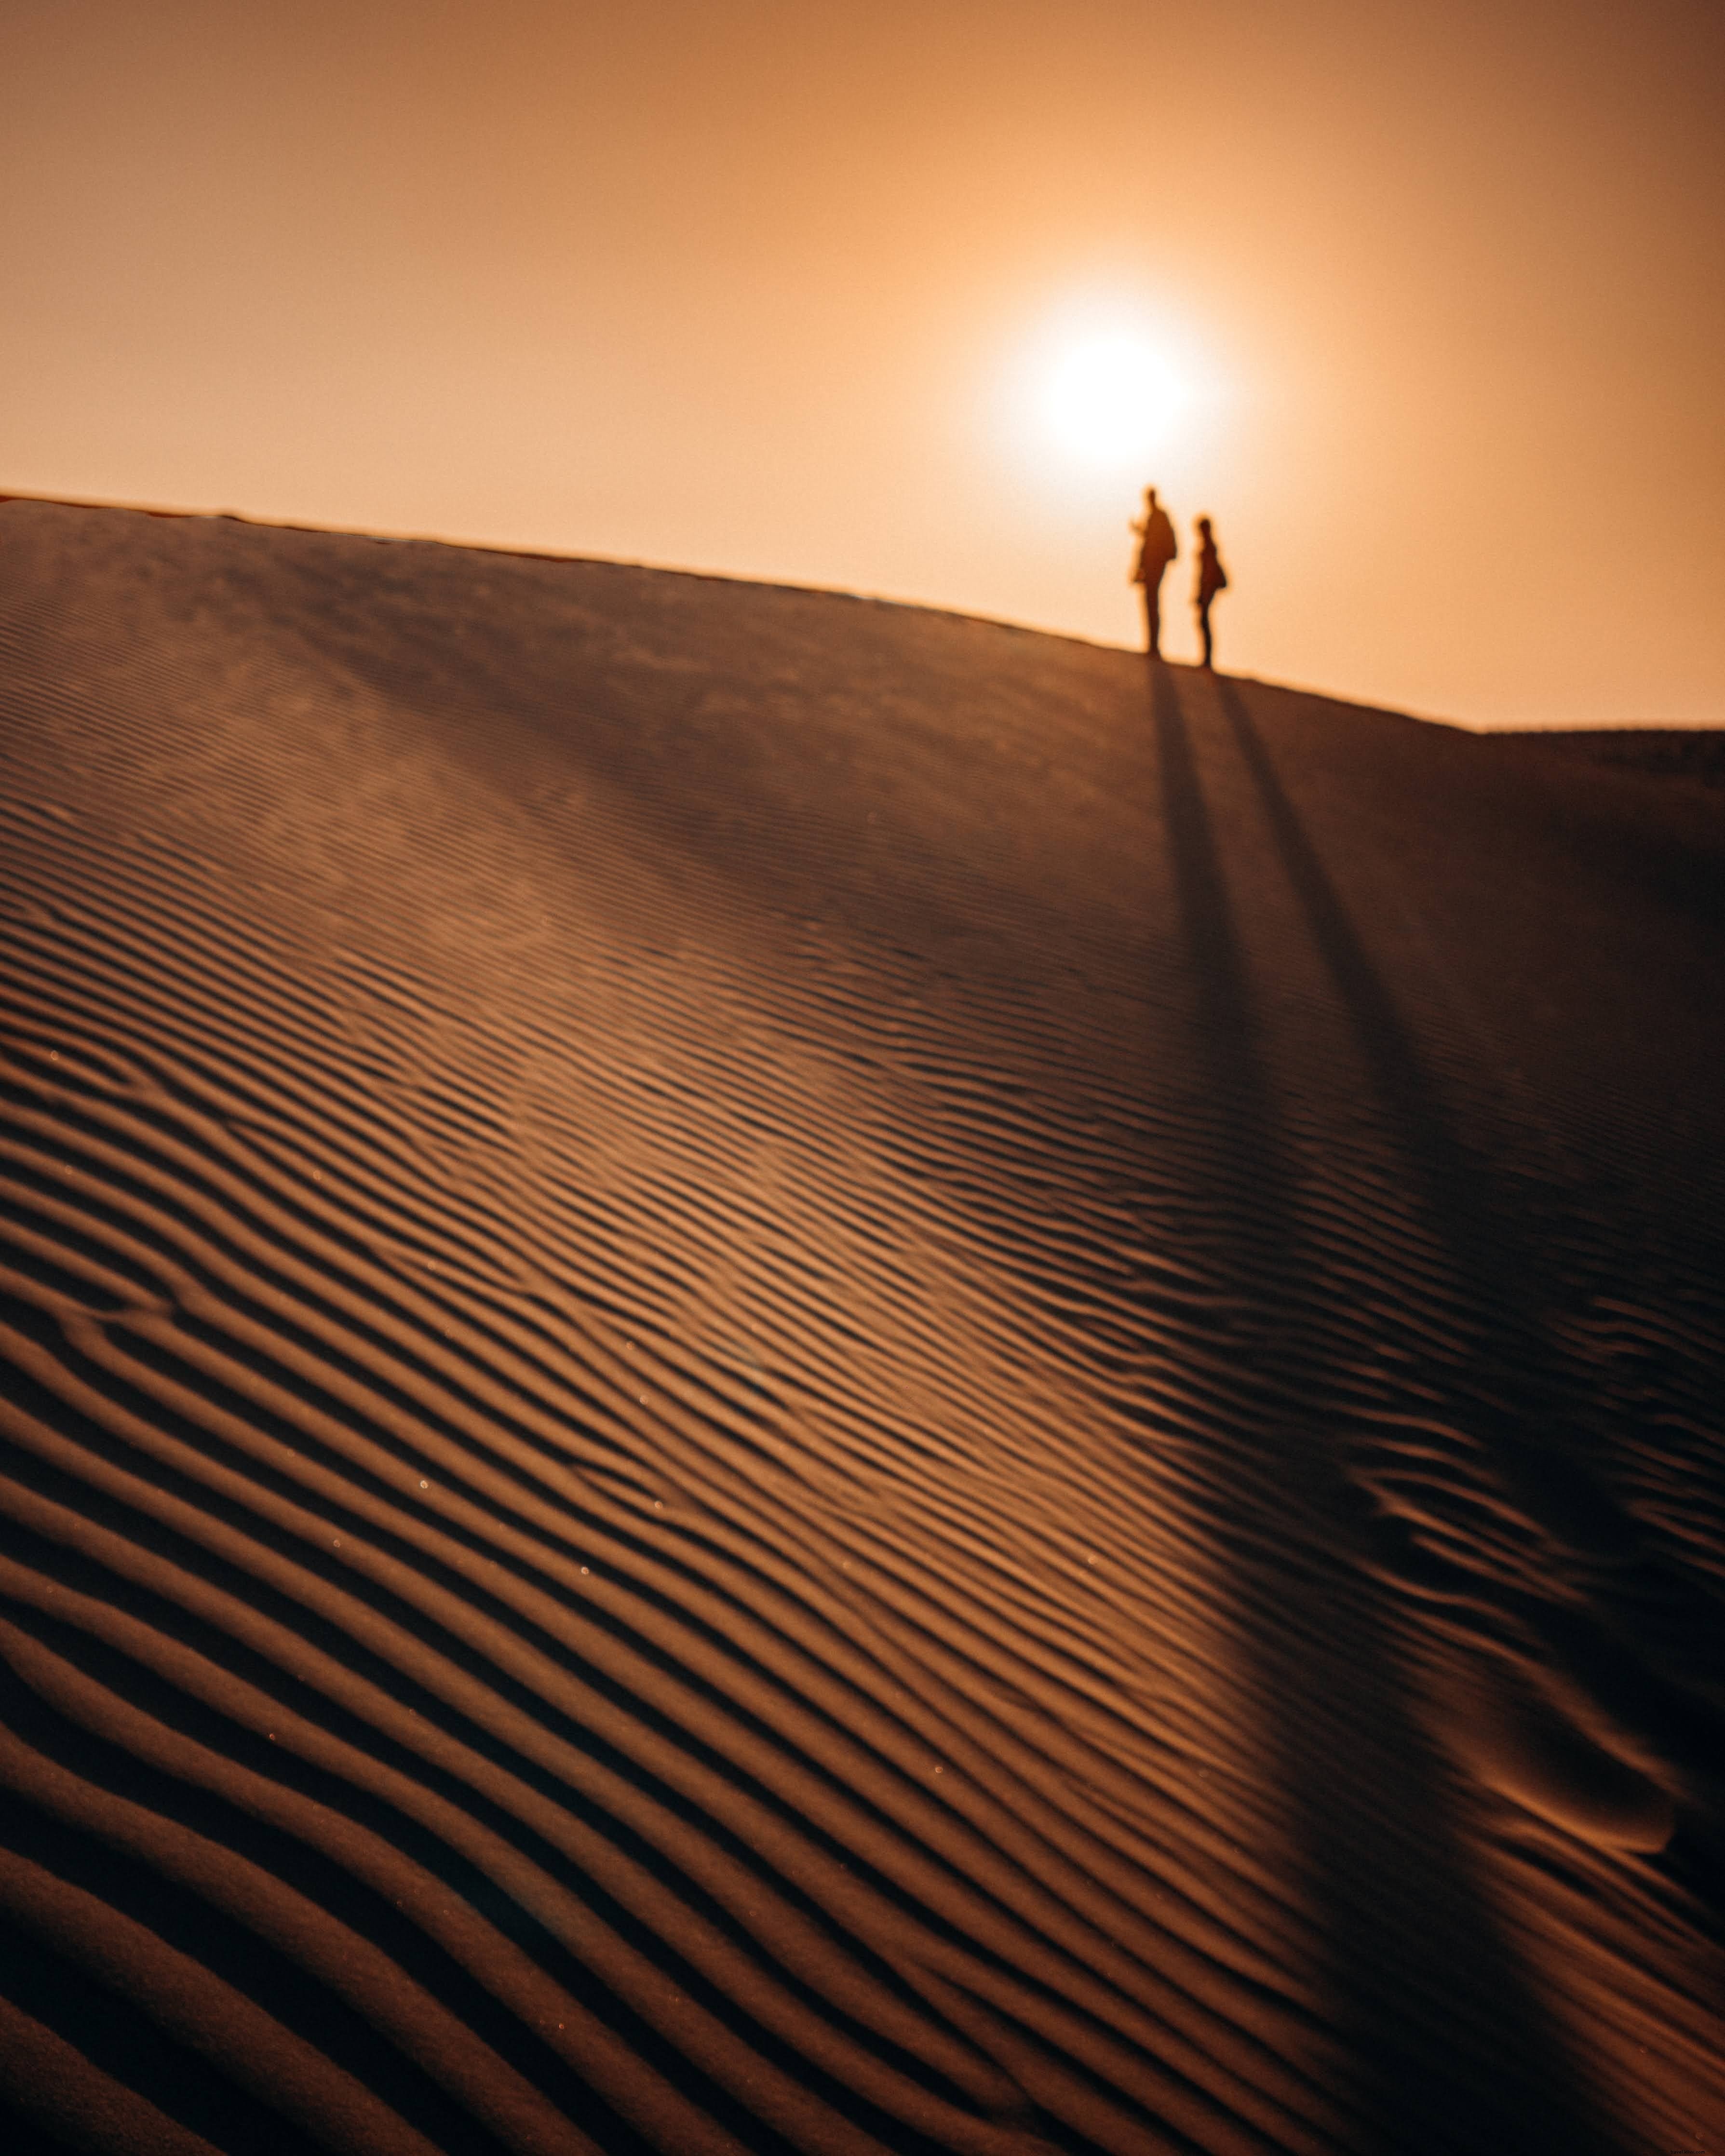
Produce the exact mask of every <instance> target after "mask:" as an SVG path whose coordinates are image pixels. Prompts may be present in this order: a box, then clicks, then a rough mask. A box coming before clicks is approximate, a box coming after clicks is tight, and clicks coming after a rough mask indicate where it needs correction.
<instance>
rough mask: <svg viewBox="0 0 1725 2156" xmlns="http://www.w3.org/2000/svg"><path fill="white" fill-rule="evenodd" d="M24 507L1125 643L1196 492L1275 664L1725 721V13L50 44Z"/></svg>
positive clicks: (277, 16) (27, 304)
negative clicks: (209, 526) (1159, 516)
mask: <svg viewBox="0 0 1725 2156" xmlns="http://www.w3.org/2000/svg"><path fill="white" fill-rule="evenodd" d="M0 115H3V125H0V295H3V297H0V491H3V490H6V489H7V488H8V487H11V488H14V489H17V490H20V491H25V490H28V491H35V492H42V493H63V494H68V495H88V496H97V497H102V498H105V499H110V500H145V501H151V502H160V503H165V504H174V505H182V506H199V507H231V508H235V509H239V510H240V511H244V512H246V513H248V514H250V515H253V516H262V517H275V518H280V519H284V520H289V521H305V522H314V523H328V524H341V525H353V526H362V527H365V528H369V529H376V530H395V531H424V532H430V533H435V534H439V535H443V536H451V537H466V538H475V539H480V540H489V541H497V542H507V543H511V544H514V545H520V546H526V547H544V548H547V549H552V550H556V551H559V552H573V553H590V554H601V555H611V556H617V557H624V558H628V559H631V560H643V561H649V562H662V563H666V564H669V565H672V566H675V567H694V568H704V569H715V570H721V571H724V572H731V573H735V574H739V575H743V576H752V577H770V578H774V579H779V580H783V581H786V582H791V583H814V584H830V585H837V586H841V587H844V588H850V589H855V590H862V591H869V592H876V593H883V594H886V595H887V596H890V597H895V598H911V599H919V600H926V601H929V602H932V603H936V604H938V605H944V606H952V607H957V608H963V609H966V610H969V611H973V612H978V613H993V614H999V615H1003V616H1005V617H1007V618H1009V619H1014V620H1019V621H1025V622H1029V623H1032V624H1037V625H1039V626H1042V627H1047V628H1052V629H1063V630H1068V631H1073V632H1076V633H1077V634H1082V635H1086V636H1090V637H1094V638H1097V639H1103V640H1105V641H1117V642H1127V641H1132V640H1135V639H1136V636H1137V614H1136V609H1135V605H1134V595H1133V594H1132V593H1131V592H1130V591H1129V589H1128V588H1127V584H1126V583H1125V581H1124V577H1125V572H1126V569H1127V565H1128V558H1129V540H1128V536H1127V531H1126V528H1125V527H1126V522H1127V518H1128V517H1129V516H1131V515H1132V513H1133V512H1134V511H1135V509H1136V507H1137V494H1138V490H1139V489H1140V488H1141V486H1142V484H1143V482H1144V480H1147V479H1154V480H1157V481H1158V483H1159V484H1160V485H1161V486H1162V488H1163V494H1164V496H1165V497H1166V498H1167V500H1168V503H1169V506H1170V507H1171V508H1172V509H1173V511H1174V513H1175V515H1176V516H1177V518H1178V521H1179V525H1180V528H1181V531H1182V536H1183V538H1184V537H1185V536H1186V534H1187V533H1188V532H1189V524H1190V520H1191V518H1192V517H1193V516H1195V515H1196V514H1198V513H1199V512H1200V511H1209V513H1210V514H1211V515H1213V516H1214V519H1215V521H1216V527H1217V532H1218V536H1219V538H1220V540H1221V542H1222V546H1223V552H1224V557H1225V558H1226V559H1227V561H1228V563H1229V566H1230V570H1231V572H1232V574H1233V577H1234V588H1233V589H1232V590H1230V592H1229V593H1228V594H1227V595H1226V597H1225V598H1224V599H1223V600H1222V601H1221V602H1220V603H1219V606H1218V608H1217V624H1218V630H1219V638H1218V643H1219V656H1220V659H1221V661H1222V663H1223V664H1224V666H1229V667H1234V668H1238V669H1239V670H1242V671H1248V672H1253V673H1258V674H1262V675H1266V676H1268V677H1270V678H1272V679H1276V680H1291V681H1296V682H1300V683H1304V684H1308V685H1313V686H1317V687H1321V688H1325V689H1328V690H1333V691H1335V692H1336V693H1338V694H1342V695H1346V696H1358V697H1362V698H1365V699H1368V700H1371V701H1385V702H1389V703H1396V704H1400V705H1402V706H1404V707H1406V708H1410V709H1414V710H1417V711H1425V712H1428V713H1430V714H1433V715H1435V716H1445V717H1452V718H1457V719H1461V720H1464V721H1468V722H1470V723H1476V724H1477V723H1490V722H1508V723H1529V722H1540V721H1569V722H1584V721H1616V722H1618V723H1625V722H1628V721H1637V720H1643V719H1646V720H1664V721H1697V720H1700V721H1712V722H1713V723H1716V724H1717V723H1720V722H1725V603H1722V599H1725V6H1722V5H1721V4H1720V0H1609V4H1608V0H1534V4H1531V5H1521V6H1517V5H1516V4H1514V0H1425V4H1420V5H1417V6H1409V5H1405V4H1400V5H1399V4H1397V0H1306V4H1293V0H1289V4H1281V5H1278V4H1275V0H1258V4H1253V3H1252V0H1219V4H1214V5H1204V4H1200V0H1179V4H1178V5H1173V6H1167V5H1163V4H1160V0H1136V4H1125V0H1040V4H1020V3H1019V0H827V4H822V0H799V3H793V0H752V3H751V4H742V3H741V0H704V4H697V3H696V0H675V4H672V0H633V4H627V5H625V4H616V5H610V4H605V5H598V4H589V5H580V4H573V0H570V4H561V5H558V4H551V0H402V4H399V5H393V6H392V5H388V4H383V0H0ZM1095 336H1132V337H1136V338H1137V339H1139V340H1140V341H1147V343H1148V344H1149V345H1150V346H1153V348H1154V349H1155V350H1157V351H1158V352H1160V353H1161V355H1162V357H1163V361H1164V362H1165V363H1166V365H1167V366H1168V367H1169V368H1170V369H1171V370H1172V371H1173V375H1174V377H1176V378H1177V379H1178V382H1179V384H1180V385H1181V387H1182V388H1183V392H1184V402H1183V404H1182V405H1181V406H1180V408H1178V411H1176V412H1175V413H1173V416H1172V418H1168V420H1167V422H1166V426H1167V431H1166V434H1165V438H1164V439H1163V444H1162V445H1161V446H1160V447H1159V448H1158V449H1157V450H1156V451H1155V452H1154V454H1145V453H1143V452H1142V450H1139V449H1134V448H1133V447H1132V445H1131V444H1122V445H1121V446H1119V447H1117V448H1114V449H1110V448H1109V445H1108V443H1107V441H1106V440H1105V441H1104V442H1103V444H1101V447H1100V448H1099V447H1098V445H1097V444H1096V443H1095V442H1094V441H1091V442H1088V443H1086V442H1083V441H1081V442H1076V443H1075V442H1074V441H1073V440H1071V439H1068V437H1067V436H1066V435H1065V434H1062V433H1061V431H1060V429H1059V427H1058V426H1057V425H1056V424H1055V422H1054V420H1053V419H1052V418H1051V417H1050V410H1049V408H1048V399H1049V395H1050V382H1058V380H1059V378H1060V368H1061V366H1062V364H1063V362H1064V360H1065V357H1066V356H1067V355H1068V354H1069V352H1070V349H1071V347H1072V346H1073V345H1074V344H1075V342H1081V341H1082V340H1084V339H1085V338H1088V337H1095ZM1087 409H1089V410H1090V413H1091V418H1099V417H1100V416H1101V415H1100V414H1099V413H1097V412H1096V410H1095V409H1094V408H1091V407H1087ZM1067 417H1068V418H1069V420H1070V418H1071V414H1070V413H1068V415H1067ZM1189 587H1190V564H1189V561H1184V560H1183V561H1182V562H1180V563H1179V564H1178V565H1177V567H1176V568H1175V570H1174V571H1173V573H1172V575H1171V577H1170V579H1169V588H1168V596H1169V598H1170V599H1171V600H1173V602H1174V604H1173V608H1172V627H1171V629H1170V631H1169V633H1168V637H1167V639H1166V643H1165V649H1167V650H1168V654H1169V655H1170V656H1171V657H1173V658H1184V657H1186V656H1189V654H1190V652H1191V649H1192V638H1191V630H1190V619H1189V608H1188V605H1187V596H1188V593H1189Z"/></svg>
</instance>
